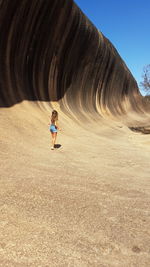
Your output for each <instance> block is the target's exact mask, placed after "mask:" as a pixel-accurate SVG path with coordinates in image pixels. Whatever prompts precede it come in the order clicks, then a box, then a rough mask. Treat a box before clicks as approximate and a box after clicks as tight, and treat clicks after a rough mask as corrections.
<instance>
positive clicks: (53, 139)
mask: <svg viewBox="0 0 150 267" xmlns="http://www.w3.org/2000/svg"><path fill="white" fill-rule="evenodd" d="M51 134H52V149H54V146H55V142H56V137H57V133H51Z"/></svg>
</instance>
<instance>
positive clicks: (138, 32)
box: [74, 0, 150, 94]
mask: <svg viewBox="0 0 150 267" xmlns="http://www.w3.org/2000/svg"><path fill="white" fill-rule="evenodd" d="M74 2H75V3H76V4H77V5H78V6H79V7H80V9H81V10H82V11H83V13H84V14H85V15H86V16H87V17H88V18H89V19H90V20H91V22H92V23H93V24H94V25H95V26H96V28H98V29H99V30H100V31H101V32H102V33H103V34H104V35H105V36H106V37H107V38H108V39H109V40H110V41H111V43H112V44H113V45H114V46H115V48H116V49H117V51H118V52H119V54H120V56H121V57H122V59H123V60H124V61H125V63H126V65H127V66H128V68H129V69H130V71H131V73H132V74H133V76H134V78H135V79H136V81H137V83H138V85H139V83H140V82H141V81H142V77H141V76H142V72H143V67H144V66H145V65H148V64H150V0H126V1H124V0H74ZM141 93H142V94H144V92H142V91H141Z"/></svg>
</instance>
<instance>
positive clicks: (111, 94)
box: [0, 0, 144, 115]
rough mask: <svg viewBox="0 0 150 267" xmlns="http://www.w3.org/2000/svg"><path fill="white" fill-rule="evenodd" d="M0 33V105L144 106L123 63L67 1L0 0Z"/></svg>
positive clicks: (101, 109)
mask: <svg viewBox="0 0 150 267" xmlns="http://www.w3.org/2000/svg"><path fill="white" fill-rule="evenodd" d="M0 32H1V41H0V64H1V71H0V106H1V107H9V106H12V105H14V104H16V103H19V102H21V101H23V100H31V101H47V102H49V103H50V102H51V101H59V100H60V105H61V108H62V110H64V112H65V111H68V110H71V111H72V112H74V113H75V114H78V113H82V112H88V113H91V112H96V113H98V114H105V113H108V114H109V113H112V114H114V115H117V114H124V113H126V111H127V110H128V109H134V110H136V111H141V110H143V108H144V105H143V102H142V101H143V100H142V96H141V95H140V93H139V90H138V86H137V83H136V81H135V79H134V78H133V76H132V74H131V72H130V71H129V69H128V68H127V66H126V65H125V63H124V61H123V60H122V59H121V57H120V55H119V54H118V52H117V51H116V49H115V48H114V46H113V45H112V44H111V42H110V41H109V40H108V39H107V38H106V37H105V36H104V35H103V34H102V33H101V32H99V31H98V30H97V29H96V28H95V26H94V25H93V24H92V23H91V22H90V21H89V20H88V18H87V17H86V16H85V15H84V14H83V13H82V12H81V10H80V9H79V8H78V7H77V5H76V4H75V3H74V2H73V1H72V0H67V1H64V0H47V1H45V0H43V1H39V0H32V1H31V0H22V1H18V0H13V1H12V0H1V1H0ZM137 102H138V105H137Z"/></svg>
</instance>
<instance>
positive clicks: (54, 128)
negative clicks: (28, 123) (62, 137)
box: [49, 124, 57, 133]
mask: <svg viewBox="0 0 150 267" xmlns="http://www.w3.org/2000/svg"><path fill="white" fill-rule="evenodd" d="M49 130H50V131H51V133H57V128H56V126H55V125H52V124H51V126H50V128H49Z"/></svg>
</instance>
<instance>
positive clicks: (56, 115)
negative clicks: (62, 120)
mask: <svg viewBox="0 0 150 267" xmlns="http://www.w3.org/2000/svg"><path fill="white" fill-rule="evenodd" d="M57 120H58V112H57V111H56V110H53V111H52V116H51V122H52V123H54V122H55V121H57Z"/></svg>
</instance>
